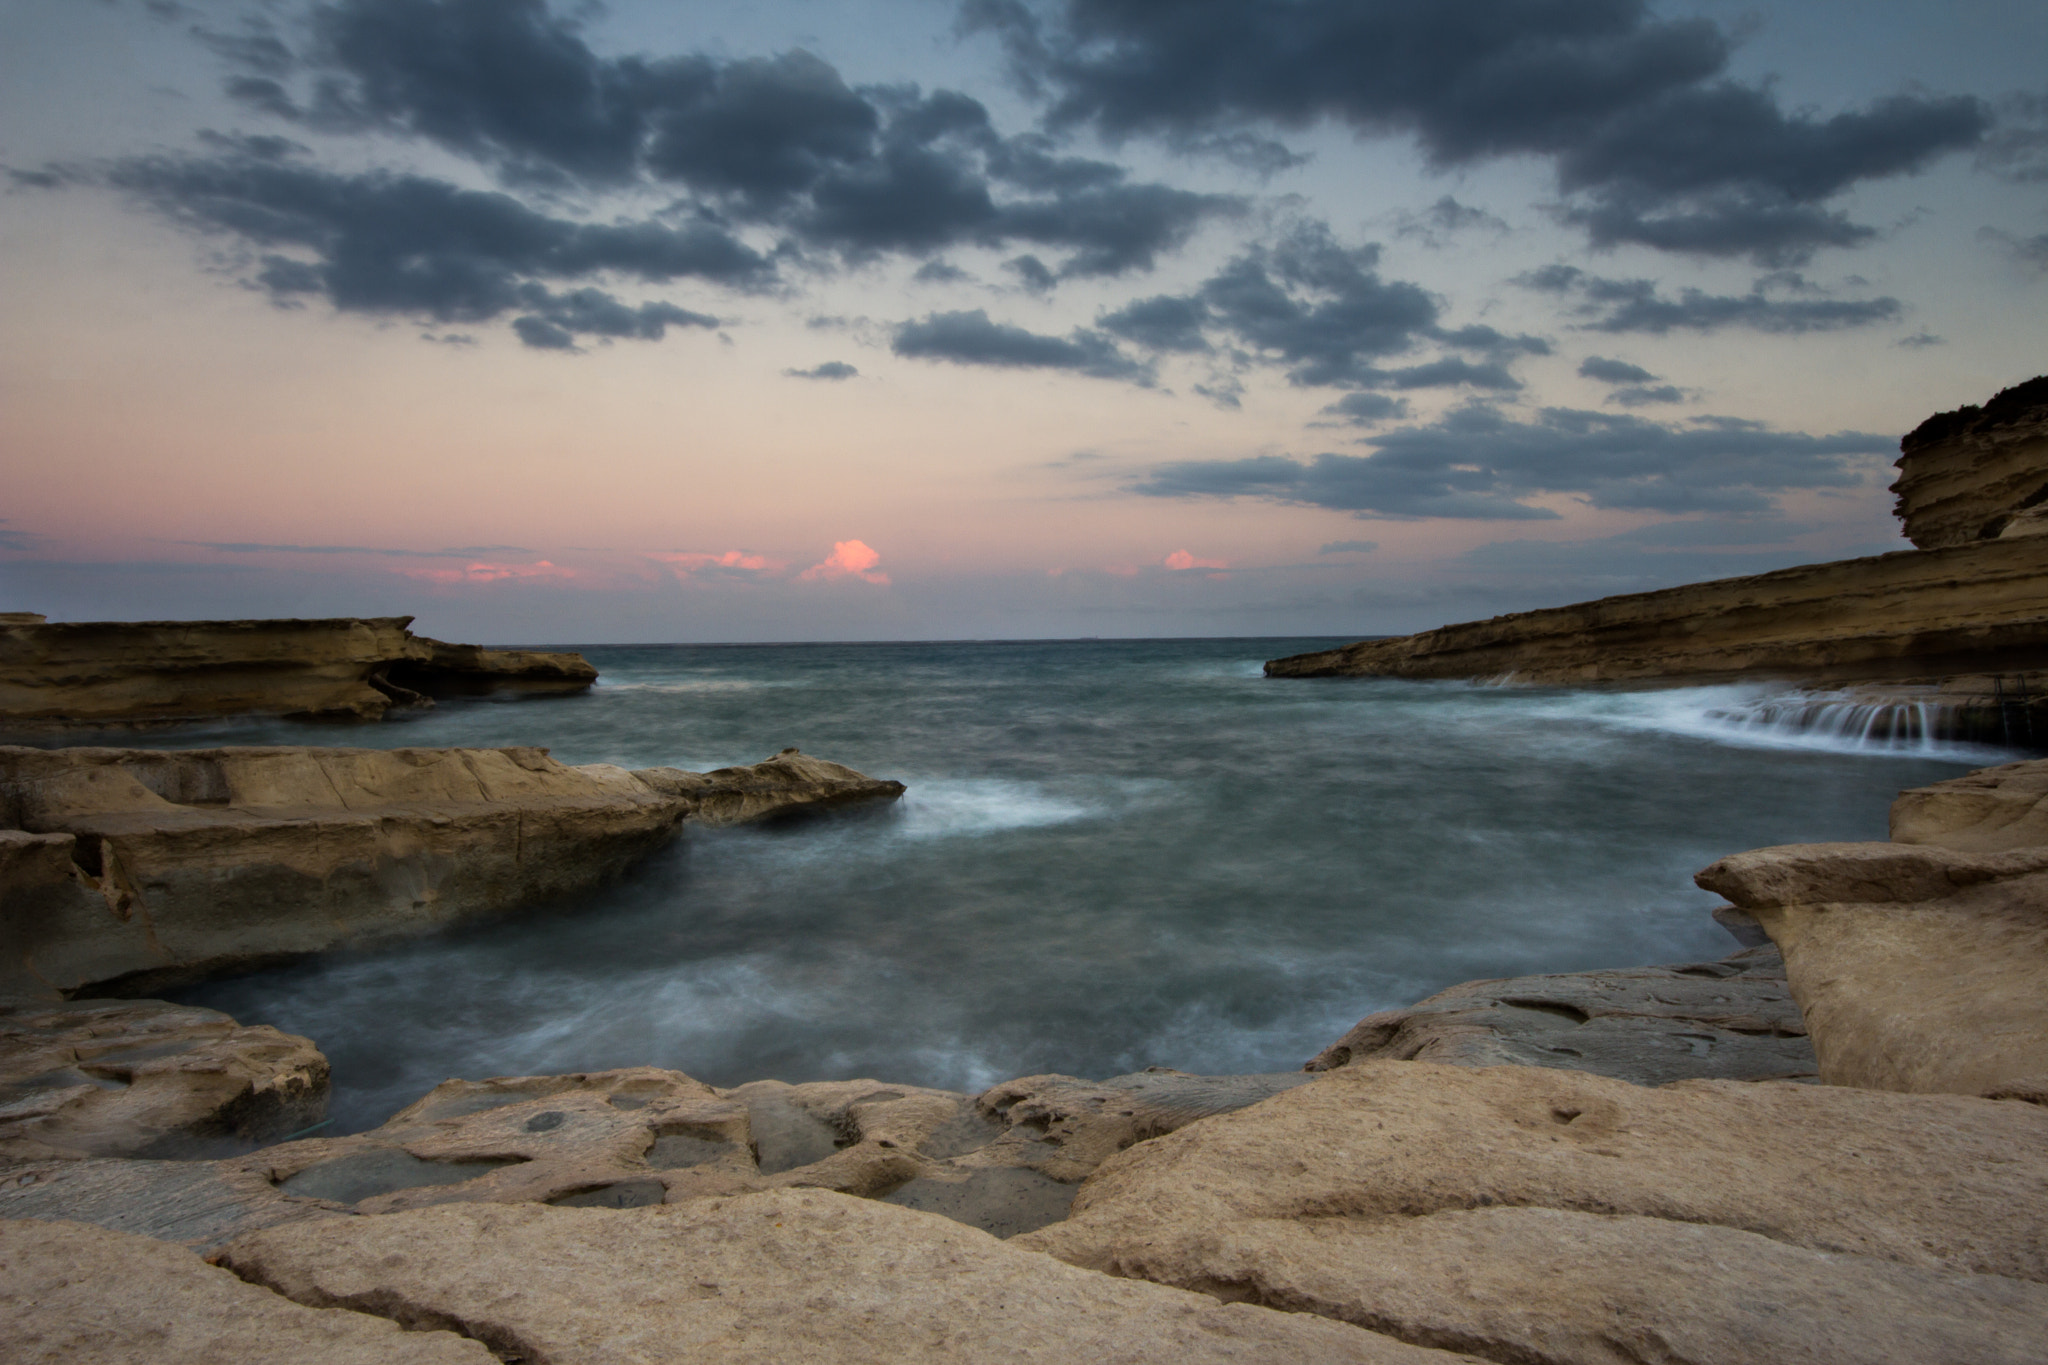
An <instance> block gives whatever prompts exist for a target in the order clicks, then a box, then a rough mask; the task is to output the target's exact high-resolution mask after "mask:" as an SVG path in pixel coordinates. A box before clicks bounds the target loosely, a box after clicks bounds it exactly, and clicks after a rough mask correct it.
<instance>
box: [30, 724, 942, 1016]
mask: <svg viewBox="0 0 2048 1365" xmlns="http://www.w3.org/2000/svg"><path fill="white" fill-rule="evenodd" d="M902 791H903V787H902V784H901V783H896V782H882V781H877V780H874V779H870V778H866V777H863V776H862V775H861V774H859V773H856V772H854V771H853V770H852V769H851V768H845V767H842V766H840V765H838V764H835V763H825V762H822V761H820V760H816V759H811V758H807V757H805V756H804V755H802V754H800V753H797V752H796V751H795V750H785V751H784V752H782V753H781V754H778V755H776V756H775V757H774V758H772V759H769V760H767V761H766V762H765V763H762V764H757V765H754V766H752V767H747V768H727V769H721V770H720V771H719V772H718V773H713V774H694V773H684V772H681V771H680V770H677V769H673V768H654V769H648V770H645V771H644V772H641V773H633V772H628V771H627V770H625V769H624V768H619V767H616V766H613V765H609V764H590V765H587V766H584V767H574V768H572V767H568V766H565V765H563V764H561V763H559V762H557V761H555V760H554V759H552V758H550V757H549V756H548V752H547V750H545V749H534V748H517V749H388V750H385V749H322V748H298V747H291V748H224V749H195V750H181V751H170V750H150V749H91V748H80V749H35V748H23V747H7V746H0V827H4V828H0V878H4V880H0V953H4V957H0V994H6V993H10V992H11V993H14V994H17V995H19V994H24V993H34V992H41V993H43V994H46V995H55V994H63V995H76V994H81V993H86V994H125V995H134V994H140V993H144V992H148V991H152V990H159V989H163V988H165V987H166V986H168V985H171V984H177V983H180V982H186V981H190V980H194V979H197V978H199V977H203V976H207V975H211V974H214V973H218V972H222V971H229V970H237V969H243V968H248V967H251V966H255V965H257V964H260V963H263V962H267V961H273V960H278V959H282V958H286V957H290V956H295V955H300V954H306V953H315V952H321V951H325V950H327V949H330V948H333V947H336V946H338V945H341V944H344V943H361V942H366V941H370V940H373V939H378V938H386V937H392V936H397V935H402V934H410V933H418V932H422V931H424V930H428V929H434V928H438V927H441V926H443V925H447V924H450V923H454V922H456V921H459V920H463V919H467V918H471V917H474V916H478V915H483V914H488V913H491V912H494V911H499V910H503V909H506V908H509V907H511V906H514V905H518V904H523V903H527V902H532V901H537V900H542V899H546V898H548V897H552V896H561V895H565V894H568V893H571V892H575V891H581V890H584V889H586V888H588V887H591V886H593V885H596V884H598V883H600V882H603V881H605V880H607V879H609V878H611V877H614V876H616V875H618V874H619V873H621V872H623V871H624V870H625V869H626V868H627V867H628V866H630V865H631V864H632V863H634V862H635V861H637V860H638V859H640V858H641V857H643V856H645V855H646V854H647V853H649V852H651V851H652V850H653V849H655V848H657V847H659V846H660V845H662V844H664V843H666V842H667V841H668V840H669V839H670V838H672V837H673V836H674V835H675V833H676V831H677V829H678V828H679V827H680V826H681V824H682V822H683V821H684V820H685V819H687V818H691V817H693V816H695V817H698V818H701V819H703V820H705V821H706V822H707V823H714V824H727V823H733V822H736V821H740V820H750V819H763V818H768V817H770V816H775V815H781V814H787V813H790V812H793V811H797V810H803V809H814V808H818V807H822V806H832V805H839V804H844V803H847V802H852V801H865V800H874V799H893V798H894V797H896V796H898V795H900V794H901V793H902Z"/></svg>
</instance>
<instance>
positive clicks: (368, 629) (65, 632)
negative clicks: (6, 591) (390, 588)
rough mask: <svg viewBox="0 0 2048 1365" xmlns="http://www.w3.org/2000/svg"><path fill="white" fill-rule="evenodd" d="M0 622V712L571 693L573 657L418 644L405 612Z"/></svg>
mask: <svg viewBox="0 0 2048 1365" xmlns="http://www.w3.org/2000/svg"><path fill="white" fill-rule="evenodd" d="M16 616H17V617H20V618H31V617H32V618H33V619H16V620H11V621H0V721H7V722H14V723H38V724H53V725H63V724H71V725H107V724H126V723H133V722H158V721H169V720H193V719H202V718H206V717H211V716H233V715H301V716H319V717H324V718H328V719H347V720H374V719H376V718H377V717H379V716H382V715H383V714H384V713H385V712H386V711H388V710H389V709H391V708H392V707H393V706H416V705H423V704H424V705H431V704H432V701H431V699H432V698H433V697H434V696H437V695H444V696H445V695H456V694H461V693H467V692H480V691H488V690H492V689H494V688H497V687H511V688H516V689H518V690H521V691H528V692H580V691H582V690H583V689H585V688H587V687H589V686H590V684H591V683H592V682H594V681H596V678H597V670H596V669H594V668H592V667H591V666H590V664H589V662H588V661H587V660H585V659H584V658H583V657H582V656H581V655H580V654H549V653H541V652H535V651H530V650H490V649H480V648H478V647H477V646H475V645H450V644H444V643H442V642H441V641H439V640H429V639H424V638H422V637H420V636H416V635H414V634H413V633H412V632H411V631H409V630H407V629H406V626H407V625H408V624H410V622H411V621H412V618H411V617H410V616H386V617H376V618H370V619H355V618H347V617H344V618H336V619H331V620H313V621H299V620H273V621H91V622H60V623H55V624H52V623H48V622H45V621H43V620H42V619H41V618H40V617H35V616H34V614H33V613H16Z"/></svg>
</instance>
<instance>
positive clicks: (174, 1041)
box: [0, 1000, 328, 1158]
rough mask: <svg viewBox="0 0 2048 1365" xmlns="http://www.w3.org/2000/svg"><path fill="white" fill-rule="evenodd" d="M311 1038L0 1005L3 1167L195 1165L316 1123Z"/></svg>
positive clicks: (143, 1012)
mask: <svg viewBox="0 0 2048 1365" xmlns="http://www.w3.org/2000/svg"><path fill="white" fill-rule="evenodd" d="M327 1079H328V1072H327V1059H326V1058H325V1057H323V1056H321V1055H320V1051H319V1049H318V1048H316V1047H314V1046H313V1044H312V1043H311V1042H310V1041H308V1040H307V1039H304V1038H299V1037H295V1036H293V1035H292V1034H289V1033H280V1032H279V1031H278V1030H276V1029H274V1028H267V1027H258V1028H243V1027H242V1026H241V1025H239V1024H237V1023H236V1022H235V1021H234V1020H233V1019H230V1018H229V1017H228V1016H227V1015H225V1014H220V1013H218V1012H216V1011H214V1010H208V1009H199V1008H196V1007H194V1006H190V1005H171V1004H166V1003H164V1002H163V1001H161V1000H136V1001H109V1000H91V1001H74V1002H65V1003H55V1002H52V1003H35V1004H21V1003H16V1004H7V1003H0V1158H8V1157H13V1158H22V1157H27V1158H36V1157H47V1156H165V1157H171V1156H198V1155H218V1154H220V1149H223V1148H226V1149H230V1150H231V1149H234V1148H243V1147H249V1146H253V1145H255V1144H257V1143H262V1142H275V1141H277V1140H278V1139H280V1138H283V1137H286V1136H288V1135H289V1134H292V1133H295V1132H297V1131H298V1130H300V1129H302V1128H305V1127H306V1126H307V1125H309V1124H311V1123H314V1122H316V1121H318V1120H319V1118H320V1117H321V1115H322V1114H323V1113H324V1112H325V1110H326V1107H327Z"/></svg>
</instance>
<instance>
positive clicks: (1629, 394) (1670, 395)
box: [1607, 384, 1685, 408]
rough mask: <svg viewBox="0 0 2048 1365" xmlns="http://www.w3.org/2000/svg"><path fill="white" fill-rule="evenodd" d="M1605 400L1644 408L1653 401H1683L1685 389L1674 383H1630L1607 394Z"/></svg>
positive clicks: (1628, 406) (1630, 406)
mask: <svg viewBox="0 0 2048 1365" xmlns="http://www.w3.org/2000/svg"><path fill="white" fill-rule="evenodd" d="M1607 401H1608V402H1610V403H1618V404H1620V405H1621V406H1622V407H1625V408H1644V407H1649V406H1650V405H1651V404H1653V403H1683V402H1684V401H1685V390H1684V389H1681V388H1679V387H1678V386H1677V385H1676V384H1631V385H1629V386H1628V387H1626V388H1620V389H1616V390H1615V391H1614V392H1613V393H1610V394H1608V395H1607Z"/></svg>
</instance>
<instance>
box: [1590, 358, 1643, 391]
mask: <svg viewBox="0 0 2048 1365" xmlns="http://www.w3.org/2000/svg"><path fill="white" fill-rule="evenodd" d="M1579 374H1580V376H1581V377H1583V378H1586V379H1597V380H1599V381H1600V382H1601V383H1603V384H1647V383H1650V382H1651V381H1652V380H1654V379H1656V377H1657V376H1656V375H1654V374H1651V373H1650V372H1649V371H1648V370H1646V369H1644V368H1643V367H1642V366H1640V365H1631V364H1629V363H1628V362H1627V361H1626V360H1609V359H1608V358H1607V357H1605V356H1598V355H1589V356H1587V357H1586V358H1585V359H1584V360H1581V361H1580V362H1579Z"/></svg>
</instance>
